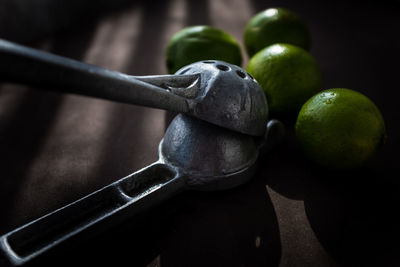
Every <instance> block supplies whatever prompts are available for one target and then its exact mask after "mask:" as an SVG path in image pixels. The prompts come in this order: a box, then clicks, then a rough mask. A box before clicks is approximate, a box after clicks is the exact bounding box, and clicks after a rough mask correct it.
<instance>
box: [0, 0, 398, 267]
mask: <svg viewBox="0 0 400 267" xmlns="http://www.w3.org/2000/svg"><path fill="white" fill-rule="evenodd" d="M12 2H13V3H14V2H15V3H17V2H22V1H14V0H12ZM39 2H43V1H30V5H36V3H39ZM51 2H52V3H56V2H59V1H51ZM63 2H66V3H67V2H68V3H71V4H72V3H73V2H82V1H63ZM108 2H109V1H108ZM130 3H131V4H130V5H129V6H127V7H126V8H125V9H124V10H120V11H119V12H113V13H110V14H109V15H107V16H104V17H102V18H101V19H99V20H89V21H88V20H86V18H87V17H86V16H81V20H79V21H78V22H77V23H76V24H75V26H72V27H71V28H69V29H67V30H66V31H62V32H59V33H58V34H56V35H53V36H50V37H49V38H46V40H40V42H39V43H32V44H29V45H32V46H35V47H37V48H40V49H45V50H46V51H50V52H52V53H55V54H59V55H63V56H67V57H72V58H75V59H78V60H80V61H84V62H88V63H90V64H95V65H98V66H101V67H104V68H107V69H113V70H117V71H119V72H123V73H127V74H132V75H150V74H155V73H156V74H161V73H167V72H166V68H165V62H164V51H165V50H164V49H165V45H166V43H167V42H168V39H169V38H170V37H171V36H172V35H173V34H174V33H175V32H177V31H178V30H180V29H182V28H183V27H184V26H188V25H196V24H197V25H198V24H202V25H213V26H215V27H219V28H221V29H223V30H225V31H227V32H229V33H230V34H232V35H233V36H234V37H235V38H236V39H237V40H238V41H239V42H240V41H241V40H242V34H243V29H244V27H245V25H246V23H247V21H248V20H249V18H250V17H251V16H252V15H254V14H256V13H257V12H260V11H262V10H264V9H265V8H268V7H271V6H272V7H273V6H283V7H286V8H289V9H291V10H293V11H295V12H297V13H298V14H300V15H301V16H302V17H303V18H304V19H305V20H306V21H307V23H308V25H309V28H310V32H311V37H312V48H311V53H312V55H313V56H314V57H315V58H316V60H317V61H318V62H319V64H320V66H321V69H322V72H323V88H333V87H349V88H351V89H355V90H358V91H360V92H362V93H364V94H365V95H367V96H368V97H370V98H371V99H372V100H373V101H374V102H375V103H376V105H377V106H378V107H379V108H380V109H381V111H382V114H383V116H384V118H385V122H386V126H387V129H388V140H387V141H388V142H387V145H386V146H385V147H384V149H383V151H382V153H381V154H380V156H379V157H378V158H377V160H376V161H375V162H373V163H371V164H370V165H368V166H366V167H365V168H363V169H359V170H357V171H349V172H347V171H346V172H334V171H330V170H326V169H320V168H318V167H316V166H314V165H312V164H310V163H309V162H308V161H307V160H306V159H305V158H304V156H303V154H302V152H301V150H300V149H299V147H298V145H297V143H296V141H295V136H294V133H293V131H292V130H291V128H290V125H291V123H290V122H285V123H287V125H288V127H287V128H286V129H288V135H287V136H286V138H285V140H284V143H283V145H282V146H280V147H279V149H278V150H276V151H274V153H271V154H268V155H267V156H266V157H264V158H261V159H260V160H259V164H258V169H257V171H256V172H255V175H254V178H253V179H251V180H250V181H249V182H248V183H246V184H245V185H243V186H240V187H238V188H236V189H231V190H225V191H219V192H190V191H186V192H182V194H179V195H177V196H175V197H173V198H171V199H170V200H169V201H166V202H164V203H161V205H160V206H158V207H156V208H154V209H152V210H151V211H149V212H146V213H145V214H143V216H138V217H135V219H134V220H129V219H128V220H126V221H125V222H124V223H122V224H121V225H119V226H118V227H115V228H112V229H109V230H108V231H106V232H104V233H103V234H98V235H95V236H93V239H91V240H90V241H83V240H79V241H78V242H74V243H73V245H67V244H66V243H64V244H65V247H64V246H63V250H59V251H58V252H56V251H54V254H53V253H50V254H51V255H50V254H48V255H47V256H49V257H46V259H43V260H39V258H37V262H35V263H34V264H30V266H40V267H42V266H55V265H57V266H66V267H67V266H68V267H70V266H95V265H98V266H103V265H109V266H140V267H144V266H151V267H155V266H162V267H178V266H199V267H200V266H201V267H203V266H229V267H230V266H274V267H277V266H279V267H294V266H299V267H303V266H316V267H320V266H338V265H339V266H343V265H344V266H399V265H400V264H399V257H398V251H399V242H398V240H399V238H400V231H399V227H398V225H399V224H400V222H399V220H398V217H399V216H397V213H396V212H394V211H397V210H398V206H399V204H398V203H400V199H399V196H400V190H399V180H398V178H397V176H396V175H395V174H396V173H398V172H399V164H398V161H399V160H398V151H399V150H400V139H399V138H397V137H398V136H400V125H399V123H398V122H399V121H400V109H399V108H398V102H399V101H398V99H400V95H399V93H400V91H399V90H398V78H397V77H398V67H397V66H396V62H398V60H397V59H396V58H397V57H398V53H396V51H397V50H398V47H399V45H400V44H399V40H398V38H394V37H393V36H394V35H393V33H394V32H396V31H397V29H398V28H399V24H400V17H399V16H398V14H399V10H400V6H399V3H398V1H397V0H386V1H381V2H377V1H344V0H334V1H333V0H327V1H315V0H311V1H307V2H305V1H285V0H283V1H282V0H281V1H276V0H270V1H264V0H248V1H244V0H229V1H226V0H215V1H214V0H213V1H209V0H198V1H187V0H169V1H165V0H162V1H161V0H154V1H148V0H146V1H144V0H136V1H130ZM37 10H42V8H41V7H40V8H39V7H37ZM2 11H3V10H2ZM52 11H53V10H52ZM3 14H4V12H3ZM29 14H30V15H32V14H33V13H32V12H31V9H29ZM53 14H54V13H53ZM8 15H9V16H10V17H12V18H13V21H15V20H14V19H15V18H16V17H15V15H14V14H12V13H10V12H9V13H8ZM338 17H339V19H338ZM42 18H45V17H42ZM17 24H18V26H19V27H20V28H21V29H24V30H30V29H27V28H26V27H25V25H26V24H27V23H24V22H23V21H20V20H18V23H17ZM2 26H4V27H7V25H2ZM245 66H246V60H245V61H244V65H243V66H242V67H245ZM0 125H1V127H0V130H1V134H0V151H1V153H0V159H1V160H0V164H1V170H2V173H1V175H0V211H1V216H0V218H1V219H0V232H1V234H4V233H7V232H9V231H10V230H12V229H14V228H16V227H18V226H21V225H23V224H25V223H27V222H29V221H31V220H33V219H35V218H38V217H40V216H42V215H44V214H46V213H48V212H50V211H52V210H54V209H56V208H59V207H62V206H64V205H66V204H68V203H70V202H72V201H74V200H77V199H79V198H81V197H83V196H84V195H86V194H88V193H90V192H93V191H95V190H98V189H99V188H101V187H103V186H105V185H107V184H110V183H112V182H114V181H116V180H117V179H118V178H120V177H124V176H126V175H128V174H129V173H131V172H132V170H138V169H141V168H143V167H144V166H147V165H149V164H150V163H152V162H154V161H155V160H157V158H158V153H157V144H158V143H159V142H160V140H161V138H162V137H163V135H164V132H165V126H164V125H165V124H164V111H163V110H159V109H151V108H145V107H140V106H135V105H125V104H120V103H117V102H111V101H104V100H99V99H95V98H89V97H81V96H77V95H70V94H55V93H51V92H49V91H40V90H34V89H32V88H30V87H25V86H16V85H9V84H2V85H1V87H0ZM64 248H66V250H64ZM32 263H33V262H32ZM0 266H2V267H3V266H7V265H6V264H5V263H4V262H1V260H0Z"/></svg>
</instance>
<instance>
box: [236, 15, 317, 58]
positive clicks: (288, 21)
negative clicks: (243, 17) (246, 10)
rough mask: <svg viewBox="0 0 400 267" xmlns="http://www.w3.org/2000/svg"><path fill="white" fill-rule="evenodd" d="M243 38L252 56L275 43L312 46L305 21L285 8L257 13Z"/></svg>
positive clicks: (308, 47) (304, 46)
mask: <svg viewBox="0 0 400 267" xmlns="http://www.w3.org/2000/svg"><path fill="white" fill-rule="evenodd" d="M243 38H244V44H245V47H246V50H247V53H248V55H249V56H250V57H251V56H253V55H254V54H255V53H257V52H258V51H260V50H261V49H263V48H264V47H266V46H269V45H272V44H275V43H288V44H293V45H296V46H300V47H302V48H304V49H305V50H309V49H310V46H311V41H310V34H309V31H308V27H307V24H306V23H305V21H304V20H303V19H302V18H301V17H300V16H298V15H297V14H295V13H293V12H292V11H290V10H287V9H284V8H269V9H267V10H265V11H262V12H260V13H258V14H257V15H255V16H254V17H253V18H252V19H251V20H250V21H249V22H248V24H247V25H246V28H245V31H244V37H243Z"/></svg>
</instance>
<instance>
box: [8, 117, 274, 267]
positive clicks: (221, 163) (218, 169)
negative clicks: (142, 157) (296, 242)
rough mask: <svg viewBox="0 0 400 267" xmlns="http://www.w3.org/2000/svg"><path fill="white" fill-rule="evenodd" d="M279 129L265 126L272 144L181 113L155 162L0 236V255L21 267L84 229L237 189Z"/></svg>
mask: <svg viewBox="0 0 400 267" xmlns="http://www.w3.org/2000/svg"><path fill="white" fill-rule="evenodd" d="M279 127H282V125H281V124H280V123H279V122H278V121H273V123H270V124H268V129H267V131H266V132H267V133H270V134H275V135H276V134H278V135H276V136H271V140H272V142H274V143H271V141H269V140H263V139H262V140H255V138H254V137H251V136H249V135H244V134H240V133H236V132H233V131H230V130H227V129H224V128H221V127H218V126H214V125H212V124H209V123H206V122H204V121H201V120H198V119H195V118H193V117H189V116H186V115H183V114H180V115H178V116H177V117H175V119H174V120H173V121H172V123H171V125H170V126H169V128H168V129H167V131H166V133H165V136H164V138H163V139H162V140H161V143H160V145H159V159H158V161H157V162H155V163H153V164H151V165H149V166H148V167H145V168H143V169H142V170H140V171H137V172H135V173H133V174H131V175H128V176H127V177H125V178H122V179H120V180H118V181H116V182H114V183H112V184H110V185H108V186H106V187H104V188H102V189H100V190H97V191H96V192H94V193H92V194H90V195H88V196H86V197H84V198H82V199H80V200H77V201H75V202H73V203H71V204H69V205H67V206H65V207H63V208H60V209H58V210H56V211H54V212H51V213H49V214H47V215H45V216H43V217H41V218H39V219H37V220H35V221H33V222H30V223H28V224H26V225H23V226H21V227H20V228H17V229H15V230H13V231H11V232H9V233H7V234H5V235H3V236H1V237H0V250H1V252H2V253H3V254H4V255H5V256H6V257H7V259H8V260H9V261H10V262H11V263H12V264H14V265H22V264H25V263H26V262H29V261H30V260H32V259H33V258H35V257H37V256H39V255H41V254H43V253H44V252H46V251H48V250H49V249H51V248H53V247H55V246H56V245H58V244H60V243H61V242H63V241H65V240H67V239H69V238H71V237H75V238H76V236H77V235H79V234H81V235H82V234H83V233H84V232H85V231H86V230H87V229H88V228H92V229H93V228H96V229H97V230H100V229H101V228H105V227H107V226H109V225H110V224H116V223H117V222H121V221H122V220H123V219H124V218H126V217H131V216H133V215H134V214H135V213H137V212H138V211H143V210H144V209H146V208H149V207H152V206H154V205H155V204H157V203H160V202H161V201H163V200H165V199H167V198H170V197H172V196H173V195H174V194H176V193H177V192H180V191H182V190H184V189H192V190H193V189H194V190H221V189H230V188H233V187H236V186H238V185H241V184H243V183H245V182H246V181H248V180H249V179H250V178H251V177H252V176H253V174H254V171H255V163H256V160H257V158H258V156H259V150H260V148H261V147H262V146H264V145H265V144H268V143H269V145H276V143H275V142H276V141H277V140H279V139H280V138H281V137H282V136H281V132H280V131H276V128H279ZM265 137H266V138H268V135H265ZM92 229H91V230H92Z"/></svg>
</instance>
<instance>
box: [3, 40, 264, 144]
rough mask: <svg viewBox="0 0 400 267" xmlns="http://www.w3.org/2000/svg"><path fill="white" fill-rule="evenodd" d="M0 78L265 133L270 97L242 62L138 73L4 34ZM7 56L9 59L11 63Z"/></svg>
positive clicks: (231, 127)
mask: <svg viewBox="0 0 400 267" xmlns="http://www.w3.org/2000/svg"><path fill="white" fill-rule="evenodd" d="M0 62H2V64H0V79H1V80H2V81H5V82H17V83H26V84H28V85H34V86H39V87H41V88H44V87H47V88H51V89H52V90H60V89H62V91H63V92H66V93H77V94H82V95H87V96H95V97H100V98H104V99H109V100H114V101H119V102H123V103H129V104H136V105H141V106H148V107H153V108H161V109H165V110H169V111H173V112H183V113H187V114H190V115H192V116H195V117H197V118H200V119H203V120H205V121H208V122H211V123H214V124H216V125H219V126H222V127H226V128H228V129H231V130H234V131H238V132H241V133H245V134H250V135H256V136H261V135H263V134H264V130H265V124H266V123H267V118H268V107H267V100H266V99H265V96H264V93H263V91H262V89H261V87H260V86H259V85H258V83H257V82H256V81H255V80H254V79H253V78H252V77H251V76H249V74H247V73H246V71H245V70H243V69H241V68H240V67H237V66H234V65H231V64H228V63H225V62H221V61H204V62H198V63H194V64H192V65H190V66H187V67H185V68H183V69H182V70H179V71H178V72H177V74H178V75H162V76H147V77H135V76H130V75H126V74H122V73H119V72H116V71H110V70H106V69H103V68H100V67H97V66H93V65H90V64H86V63H83V62H79V61H77V60H73V59H69V58H65V57H61V56H56V55H53V54H50V53H47V52H44V51H39V50H36V49H32V48H28V47H24V46H21V45H18V44H15V43H12V42H9V41H6V40H1V39H0ZM6 62H7V63H6Z"/></svg>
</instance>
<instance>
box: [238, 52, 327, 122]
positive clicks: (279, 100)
mask: <svg viewBox="0 0 400 267" xmlns="http://www.w3.org/2000/svg"><path fill="white" fill-rule="evenodd" d="M246 70H247V72H249V73H250V74H251V75H253V77H254V78H255V79H256V80H257V81H258V83H259V84H260V86H261V87H262V89H263V90H264V93H265V96H266V97H267V101H268V106H269V110H270V112H271V114H272V115H273V116H276V117H283V116H290V115H293V114H295V115H294V116H296V115H297V112H298V111H299V110H300V108H301V106H302V105H303V104H304V103H305V102H306V101H307V100H308V99H309V98H310V97H311V96H313V95H314V94H316V93H317V92H318V91H319V90H320V88H321V80H322V78H321V71H320V68H319V66H318V63H317V62H316V60H315V59H314V58H313V57H312V56H311V55H310V54H309V53H308V52H307V51H306V50H304V49H302V48H300V47H297V46H294V45H290V44H274V45H270V46H267V47H266V48H264V49H263V50H261V51H259V52H258V53H257V54H255V55H254V56H253V57H252V58H251V60H250V62H249V64H248V66H247V69H246Z"/></svg>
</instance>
